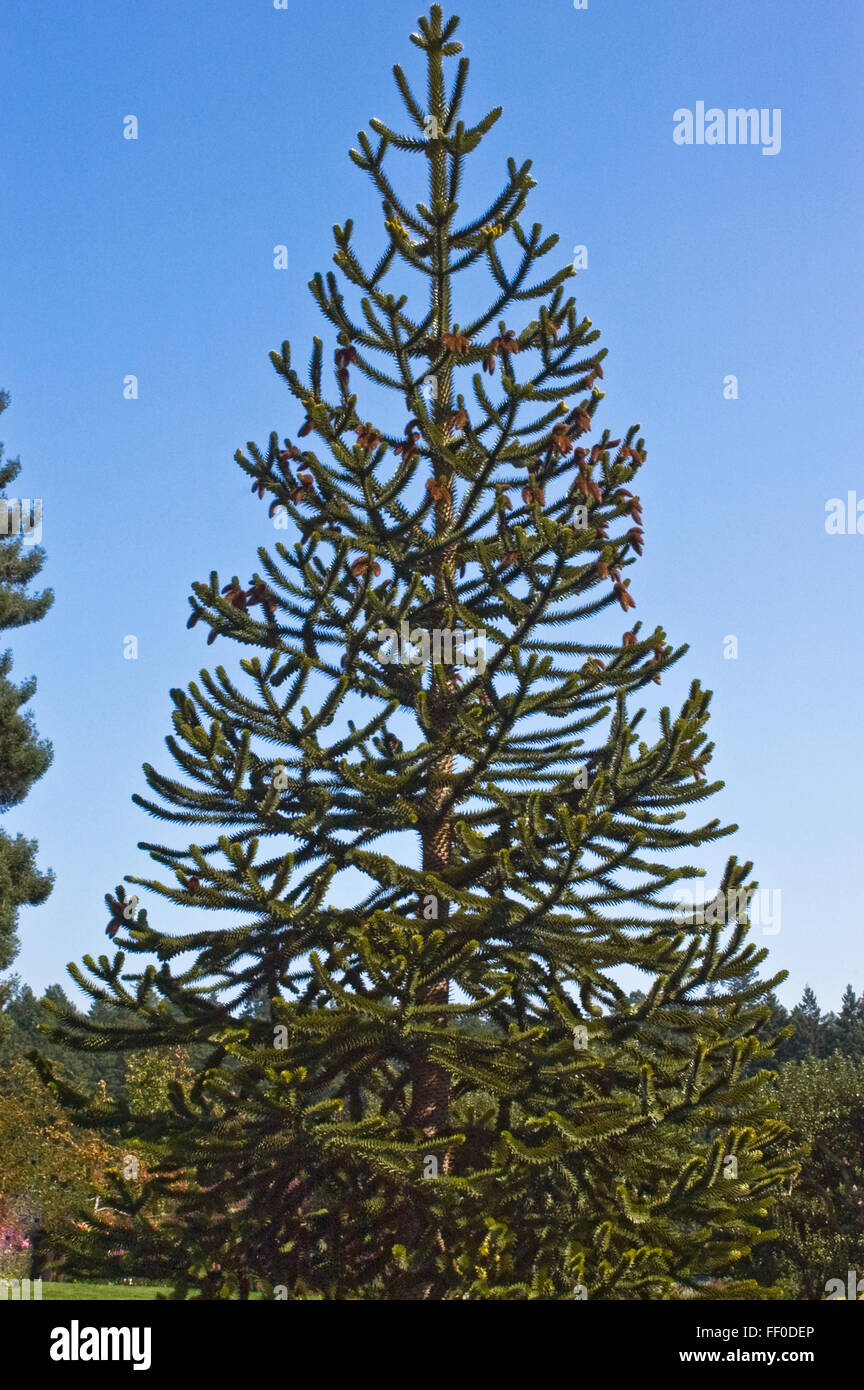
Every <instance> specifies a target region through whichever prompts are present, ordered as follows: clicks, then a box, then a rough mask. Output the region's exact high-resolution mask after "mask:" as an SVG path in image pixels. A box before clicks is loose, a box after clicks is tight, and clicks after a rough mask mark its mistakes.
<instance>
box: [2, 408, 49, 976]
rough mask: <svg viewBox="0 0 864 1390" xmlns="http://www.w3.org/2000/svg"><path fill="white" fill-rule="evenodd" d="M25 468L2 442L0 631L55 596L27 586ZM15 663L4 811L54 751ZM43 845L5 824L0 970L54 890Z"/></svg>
mask: <svg viewBox="0 0 864 1390" xmlns="http://www.w3.org/2000/svg"><path fill="white" fill-rule="evenodd" d="M8 404H9V397H8V395H7V394H6V392H5V391H0V414H2V413H3V411H4V410H5V409H6V407H7V406H8ZM20 472H21V464H20V462H19V461H18V460H17V459H4V458H3V447H2V445H0V632H3V631H6V630H8V629H10V628H17V627H23V626H24V625H25V624H26V623H35V622H38V621H39V619H40V618H43V617H44V616H45V614H46V613H47V611H48V609H49V608H50V607H51V604H52V602H53V598H54V596H53V594H52V593H51V591H50V589H45V590H43V591H42V592H41V593H39V594H29V593H28V592H27V589H28V585H29V584H30V582H31V581H32V580H33V579H35V578H36V576H37V575H38V574H39V572H40V571H41V569H42V566H43V564H44V563H45V552H44V550H43V549H42V547H41V546H39V545H35V544H32V543H31V541H30V539H29V538H28V536H27V535H26V534H25V530H24V528H25V526H26V524H27V523H26V521H22V505H21V504H22V498H20V497H15V496H12V495H10V493H9V491H8V489H9V486H10V484H11V483H14V481H15V479H16V478H17V477H18V474H19V473H20ZM34 505H35V504H34ZM40 505H41V504H40ZM30 516H31V517H32V513H30ZM11 670H12V653H11V652H10V651H4V652H0V812H3V811H8V810H10V809H11V808H12V807H13V806H18V805H19V804H20V803H21V802H22V801H23V800H24V798H25V796H26V795H27V793H28V792H29V790H30V788H31V787H32V785H33V783H34V782H36V781H38V779H39V778H40V777H41V776H42V774H43V772H44V771H45V770H46V768H47V767H48V766H49V764H50V762H51V756H52V755H51V746H50V744H48V743H45V742H44V741H43V740H41V739H40V738H39V737H38V735H37V733H36V730H35V728H34V725H33V717H32V715H31V714H30V713H29V711H25V710H24V709H23V706H24V705H26V704H27V702H28V700H30V699H31V698H32V696H33V693H34V691H35V690H36V681H35V680H34V679H32V678H31V679H29V680H26V681H23V682H22V683H21V685H14V684H13V683H12V681H10V679H9V674H10V671H11ZM37 849H38V846H37V845H36V843H35V841H33V840H26V839H25V838H24V837H23V835H16V836H14V837H12V836H10V835H7V834H5V832H3V831H2V830H0V969H5V968H6V967H7V966H8V965H9V963H10V962H11V961H12V960H13V959H14V957H15V955H16V953H17V950H18V940H17V937H16V935H15V930H16V926H17V921H18V909H19V908H20V907H22V906H23V905H25V904H26V905H27V906H31V907H35V906H36V905H37V904H39V903H43V902H44V901H45V899H46V898H47V897H48V894H49V893H50V892H51V886H52V883H53V876H52V875H51V873H50V872H49V873H47V874H43V873H40V872H39V870H38V869H37V867H36V852H37Z"/></svg>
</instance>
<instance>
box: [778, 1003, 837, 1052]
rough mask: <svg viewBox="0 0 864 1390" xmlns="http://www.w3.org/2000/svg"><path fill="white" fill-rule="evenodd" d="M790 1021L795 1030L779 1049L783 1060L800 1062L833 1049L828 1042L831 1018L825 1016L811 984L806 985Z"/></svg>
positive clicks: (790, 1016)
mask: <svg viewBox="0 0 864 1390" xmlns="http://www.w3.org/2000/svg"><path fill="white" fill-rule="evenodd" d="M789 1022H790V1023H791V1024H792V1027H793V1029H794V1032H793V1033H792V1035H791V1037H789V1038H787V1039H786V1040H785V1041H784V1042H783V1043H781V1045H780V1047H779V1048H778V1049H777V1057H778V1060H780V1061H781V1062H787V1061H793V1062H800V1061H802V1060H803V1059H804V1058H805V1057H827V1056H828V1053H829V1052H830V1051H831V1048H830V1046H829V1042H828V1033H829V1027H830V1019H829V1017H828V1016H823V1014H822V1010H821V1009H820V1008H819V1001H818V1000H817V998H816V995H815V994H814V992H813V990H812V989H811V988H810V986H809V985H805V986H804V993H803V994H802V996H801V1003H800V1004H796V1005H795V1007H794V1009H793V1010H792V1012H791V1014H790V1015H789Z"/></svg>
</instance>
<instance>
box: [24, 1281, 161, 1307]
mask: <svg viewBox="0 0 864 1390" xmlns="http://www.w3.org/2000/svg"><path fill="white" fill-rule="evenodd" d="M160 1293H165V1294H167V1293H170V1289H168V1288H167V1287H162V1286H160V1285H158V1284H141V1285H140V1286H136V1285H135V1284H43V1285H42V1298H43V1301H44V1302H46V1303H47V1302H54V1303H61V1302H67V1301H71V1302H79V1301H81V1302H83V1301H85V1300H86V1301H87V1302H90V1303H95V1302H98V1303H115V1302H116V1303H120V1302H122V1301H125V1300H126V1299H133V1300H136V1301H138V1302H141V1301H142V1300H150V1301H152V1300H153V1299H154V1298H156V1297H157V1295H158V1294H160Z"/></svg>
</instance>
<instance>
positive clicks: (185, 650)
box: [0, 0, 864, 1008]
mask: <svg viewBox="0 0 864 1390" xmlns="http://www.w3.org/2000/svg"><path fill="white" fill-rule="evenodd" d="M456 8H457V12H458V13H459V14H460V15H461V17H462V26H461V29H460V34H459V36H460V38H461V39H462V41H463V43H464V44H465V46H466V51H467V53H468V54H469V56H470V58H471V60H472V78H471V82H470V85H469V95H468V99H467V111H468V113H469V114H470V115H471V116H472V117H478V116H479V115H481V114H483V113H485V111H486V110H487V109H488V108H489V107H490V106H492V105H495V104H499V103H500V104H502V105H503V106H504V108H505V109H504V116H503V118H502V120H501V121H500V122H499V123H498V125H497V126H496V127H495V129H494V131H493V133H492V134H491V135H490V136H489V137H488V138H487V140H486V141H485V142H484V146H483V149H482V151H481V152H480V153H479V154H478V155H477V156H475V157H474V159H473V161H472V164H471V166H469V167H472V168H473V173H474V176H475V177H476V178H477V180H478V184H477V189H476V194H475V195H474V196H476V200H477V205H478V206H479V205H480V204H481V203H482V202H483V200H484V199H486V200H487V201H488V195H489V194H491V193H492V192H494V191H496V190H497V187H498V185H499V183H500V179H499V171H503V167H504V162H505V160H506V158H507V156H508V155H511V154H512V155H513V156H514V157H515V158H517V159H520V160H521V159H523V158H532V159H533V160H534V176H535V178H536V179H537V180H538V188H537V189H536V190H535V192H534V195H533V206H530V207H529V214H528V215H526V220H529V221H533V220H539V221H542V222H543V224H544V226H545V228H546V230H547V231H548V232H552V231H555V232H558V233H559V234H560V236H561V247H562V253H563V255H564V257H565V258H566V259H571V257H572V248H573V247H574V246H575V245H577V244H579V245H581V244H584V245H586V246H587V247H588V268H587V269H586V270H584V271H583V272H582V273H581V274H580V276H579V278H578V279H577V280H576V281H574V282H572V283H573V285H574V287H575V293H576V295H577V305H578V307H579V309H580V310H581V311H583V312H584V313H587V314H588V315H589V316H590V317H591V318H592V319H593V321H594V323H595V325H596V326H597V327H598V328H600V329H601V331H602V334H603V338H602V343H603V345H605V346H606V347H608V349H609V357H608V359H607V362H606V367H607V371H606V379H605V382H604V386H605V388H606V391H607V396H606V401H605V402H604V405H603V407H602V412H603V413H602V417H601V418H602V421H603V423H604V424H609V425H610V427H612V428H614V430H615V432H616V433H617V432H618V431H619V428H620V429H621V430H623V429H624V428H626V426H627V425H628V424H630V423H631V422H634V421H637V420H638V421H640V422H641V423H642V426H643V433H644V434H645V437H646V440H647V444H648V450H649V454H648V462H647V464H646V466H645V468H644V469H643V470H642V474H641V475H640V491H641V493H642V497H643V501H644V504H645V524H646V532H647V548H646V554H645V558H644V560H643V561H642V562H641V564H640V566H639V568H638V569H637V570H635V571H633V574H634V592H636V585H637V584H638V597H639V611H638V614H637V615H636V616H640V617H641V618H642V619H643V621H644V623H645V624H646V627H648V628H649V629H650V628H651V627H653V625H654V624H655V623H657V622H661V623H662V624H663V625H664V626H665V628H666V631H667V633H668V635H669V640H670V641H673V642H675V643H676V644H677V643H678V642H680V641H688V642H690V644H691V651H690V653H689V654H688V656H687V658H686V660H685V661H684V662H682V663H681V665H679V667H678V668H677V669H676V672H675V674H674V679H673V678H669V680H668V682H664V689H663V695H664V698H667V699H669V700H670V701H671V702H672V703H673V705H674V703H675V700H676V698H677V697H679V696H680V695H681V694H682V693H683V691H684V690H685V689H686V686H687V684H688V682H689V680H690V679H692V678H693V677H694V676H699V677H700V678H701V679H703V680H704V682H705V683H706V684H707V685H708V686H709V687H710V688H712V689H713V690H714V691H715V698H714V706H713V708H714V717H713V720H712V733H713V738H714V740H715V742H716V744H717V754H716V757H715V762H714V764H713V771H715V772H716V774H717V775H719V776H722V777H724V778H725V780H726V784H727V787H726V790H725V791H724V792H723V793H722V794H721V796H720V797H718V798H716V799H715V802H714V806H713V808H712V812H711V813H712V814H717V815H720V816H722V817H723V818H724V819H726V820H727V821H736V822H738V824H739V825H740V827H741V829H740V831H739V833H738V834H737V835H736V836H735V838H734V841H726V842H723V844H722V845H721V847H719V848H717V850H716V851H715V852H713V853H712V854H711V855H709V857H708V859H707V860H706V861H705V862H706V863H707V865H708V867H709V868H711V869H713V870H715V872H716V870H718V869H719V867H720V865H721V863H722V861H723V859H724V858H725V854H726V853H727V852H728V850H729V849H732V850H734V851H735V852H737V853H739V855H740V857H742V858H752V859H754V860H755V862H756V872H757V874H758V877H759V880H760V883H761V884H762V886H763V888H765V889H768V890H769V891H771V892H772V893H776V892H777V890H779V891H780V892H781V894H782V926H781V930H780V932H779V933H777V934H774V935H771V936H768V937H765V938H764V941H765V943H766V944H768V945H769V946H770V949H771V952H772V959H773V961H774V963H775V965H776V966H777V967H778V968H779V967H785V968H787V969H788V970H789V971H790V981H789V983H788V985H787V986H786V987H785V989H784V990H783V991H782V997H783V998H784V1000H785V1001H786V1002H787V1003H790V1004H791V1003H792V1002H794V1000H795V999H797V998H798V997H799V996H800V993H801V989H802V987H803V985H804V984H805V983H806V982H808V981H809V982H810V983H811V984H812V985H813V986H814V988H815V989H816V991H817V994H818V996H819V999H820V1002H821V1003H822V1004H823V1007H826V1008H827V1007H836V1006H837V1004H838V1003H839V997H840V993H841V990H842V988H843V985H844V984H845V983H846V981H847V980H851V981H852V983H853V984H854V986H855V987H856V989H858V990H861V989H864V952H862V949H861V940H862V927H864V911H862V903H861V893H860V875H861V866H862V832H864V810H862V786H864V740H862V737H861V731H860V716H859V708H860V704H861V689H862V684H864V657H862V640H861V634H862V621H861V576H862V569H864V535H860V536H859V535H846V536H830V535H828V534H826V530H825V504H826V502H827V501H828V499H830V498H832V497H844V498H845V496H846V494H847V492H848V491H849V490H856V489H857V491H858V494H859V495H860V496H861V497H862V498H864V465H862V462H861V459H862V446H861V440H860V399H861V355H862V354H861V341H862V338H861V321H862V302H861V301H862V291H861V285H862V278H864V277H862V271H864V267H862V240H861V233H860V224H861V209H862V192H864V189H862V173H861V171H862V168H864V161H862V149H861V144H862V139H861V131H862V128H864V103H862V95H861V80H860V74H861V66H862V58H864V10H862V7H861V5H860V2H859V0H834V2H833V3H832V4H831V5H830V6H829V7H826V6H824V5H823V6H820V5H817V4H814V3H812V0H771V2H769V0H726V2H725V3H724V4H722V5H707V4H697V3H694V0H677V2H676V0H656V2H655V3H645V0H589V7H588V9H587V10H584V11H582V10H576V9H575V8H574V6H573V4H572V3H571V2H570V0H531V3H530V4H529V3H526V0H518V2H517V0H496V3H495V4H490V3H488V0H486V2H485V3H480V0H462V3H461V4H459V5H458V6H457V7H456ZM419 12H420V5H419V4H418V0H410V3H406V0H387V3H383V2H382V3H377V4H374V3H373V4H372V5H368V4H366V5H358V4H356V3H348V0H324V3H318V4H310V3H308V0H290V4H289V8H288V10H287V11H282V10H276V9H275V8H274V6H273V3H272V0H207V3H195V0H126V3H122V4H117V3H114V0H76V3H74V4H70V5H58V4H57V3H56V0H28V4H27V5H26V6H15V7H10V8H9V9H8V10H7V14H6V18H5V22H4V42H3V49H2V55H0V105H2V139H0V180H2V182H0V187H2V206H3V216H2V220H0V264H2V267H3V269H2V285H3V334H2V341H0V386H3V387H5V388H7V389H8V390H9V391H10V393H11V395H12V398H13V399H12V406H11V408H10V409H9V410H8V411H7V412H6V414H5V415H4V417H3V421H2V431H3V437H4V439H5V443H6V446H7V451H8V452H9V453H10V454H11V455H12V456H13V457H14V456H15V455H17V454H20V456H21V458H22V461H23V464H24V470H23V473H22V475H21V482H20V485H19V486H20V488H21V492H22V493H23V494H24V495H25V496H34V497H41V498H42V499H43V502H44V545H45V547H46V548H47V551H48V557H49V558H48V565H47V567H46V573H47V582H49V583H50V584H51V585H52V586H53V587H54V588H55V590H56V594H57V599H56V603H55V606H54V609H53V610H52V612H51V614H50V616H49V617H48V618H47V619H46V620H45V621H44V622H42V623H40V624H39V625H38V626H37V627H35V628H33V629H32V630H30V631H26V632H22V633H20V634H14V643H13V647H14V651H15V658H16V672H17V675H18V676H19V677H22V676H24V675H27V674H28V673H30V672H31V671H33V672H35V673H36V674H37V676H38V680H39V693H38V695H37V697H36V699H35V701H34V710H35V714H36V717H37V721H38V725H39V729H40V731H41V732H42V733H43V734H44V735H46V736H48V737H50V738H51V739H52V740H53V743H54V747H55V761H54V765H53V767H52V769H51V770H50V772H49V773H48V774H47V775H46V777H45V778H44V779H43V780H42V782H41V783H40V784H39V785H38V786H37V787H36V788H35V789H34V791H33V792H32V793H31V795H30V797H29V798H28V800H27V801H26V802H25V803H24V805H23V806H21V807H19V808H17V809H16V810H15V811H14V812H13V813H11V814H9V815H7V816H6V817H4V828H6V829H8V830H10V831H12V832H16V831H19V830H20V831H23V832H24V833H26V834H28V835H32V836H36V837H38V839H39V841H40V845H41V852H40V859H41V862H42V863H43V864H46V865H51V866H53V868H54V870H55V871H56V874H57V886H56V889H55V891H54V894H53V896H52V897H51V899H50V900H49V902H48V903H47V905H46V906H44V907H42V908H40V909H38V910H28V911H25V912H24V913H23V914H22V921H21V937H22V950H21V954H20V956H19V958H18V961H17V964H16V968H17V969H18V970H19V971H20V973H21V974H22V975H23V977H24V978H25V979H26V980H27V981H29V982H30V983H31V984H32V985H33V986H34V987H36V988H41V987H42V986H44V985H46V984H48V983H50V982H51V981H55V980H64V981H65V964H66V962H67V961H68V960H70V959H78V958H80V956H81V955H82V953H83V952H85V951H93V952H96V953H98V952H100V951H101V950H103V949H104V946H105V944H106V943H105V937H104V935H103V931H104V926H105V922H106V920H107V919H106V915H105V912H104V910H103V905H102V895H103V894H104V892H105V891H106V889H108V888H110V887H112V886H113V885H114V884H115V883H117V882H119V881H120V879H121V877H122V876H123V875H124V874H125V873H127V872H139V873H140V872H142V871H145V870H146V868H147V866H148V864H149V861H148V860H147V859H146V857H145V856H143V855H142V854H141V853H140V852H139V851H138V850H137V849H136V844H137V842H138V840H140V839H148V838H159V837H160V834H161V833H162V832H161V830H160V829H159V827H158V826H155V825H154V824H153V823H152V822H150V821H149V820H148V818H147V817H146V816H145V814H144V813H143V812H141V811H139V810H138V809H137V808H135V807H134V806H133V805H132V804H131V801H130V797H131V794H132V792H133V791H135V790H139V791H141V790H144V781H143V776H142V774H141V771H140V766H141V763H142V762H143V761H145V760H150V761H153V762H155V763H156V764H157V765H159V766H161V767H163V768H165V769H166V770H167V768H168V766H169V759H168V756H167V754H166V753H165V751H164V749H163V746H162V740H163V739H164V737H165V735H166V733H167V732H168V730H169V727H170V724H169V716H170V705H169V699H168V690H169V688H170V687H171V686H174V685H184V684H186V683H187V682H188V680H189V679H190V678H193V677H195V675H196V674H197V671H198V669H199V668H200V666H201V665H203V664H206V662H207V660H208V658H209V657H211V656H212V657H213V658H214V664H215V658H216V657H217V655H218V660H219V661H234V660H235V657H234V653H233V652H229V649H228V648H227V646H225V647H222V648H221V649H218V648H217V649H214V650H213V652H212V653H211V652H210V651H209V650H208V649H207V648H206V646H205V640H204V634H203V633H202V630H201V628H198V629H196V630H195V631H193V632H187V631H186V627H185V622H186V617H187V615H188V607H187V603H186V595H187V593H188V591H189V585H190V583H191V581H193V580H195V579H204V578H206V577H207V575H208V574H209V572H210V570H211V569H212V568H217V569H218V570H219V571H220V573H223V572H224V573H225V576H226V579H227V578H230V576H231V574H232V573H234V572H235V571H236V572H237V573H239V574H240V576H241V578H243V579H245V578H247V577H248V574H250V573H251V571H252V568H254V554H255V549H256V547H257V546H258V545H259V544H261V543H262V542H263V541H266V540H268V539H272V537H273V532H272V529H271V528H270V527H269V526H268V523H267V521H266V517H265V511H266V508H265V506H264V504H263V503H259V502H258V501H257V499H253V498H252V497H251V495H250V492H249V486H248V481H247V480H246V479H245V477H244V475H242V474H241V473H240V471H239V470H238V469H237V467H236V465H235V464H234V463H233V460H232V455H233V452H234V450H235V449H236V448H237V447H238V446H243V445H245V442H246V441H247V440H250V439H251V440H256V441H258V442H260V443H265V442H266V438H267V436H268V434H269V432H270V430H271V429H276V430H278V432H279V434H280V436H284V435H286V434H294V433H296V429H297V426H298V424H299V423H300V415H299V413H298V410H297V409H296V407H295V405H294V403H293V402H292V400H291V398H290V396H289V395H288V393H287V391H286V390H285V387H284V384H283V383H281V382H280V380H279V379H278V378H277V377H276V375H275V373H274V372H273V370H272V367H271V366H270V364H269V362H268V359H267V353H268V351H269V350H270V349H271V348H276V347H278V346H279V345H280V344H281V342H282V340H283V338H286V337H288V338H290V339H291V340H292V342H293V344H294V352H295V358H296V359H298V360H301V361H302V360H303V359H305V357H306V355H307V352H308V347H309V344H310V340H311V335H312V333H313V332H320V331H321V320H320V319H319V317H318V313H317V310H316V309H315V306H314V304H313V302H312V300H311V297H310V295H309V293H308V291H307V289H306V284H307V282H308V280H309V278H310V277H311V275H312V274H313V272H314V271H315V270H317V269H321V270H325V269H327V268H328V267H329V264H330V256H331V252H332V238H331V231H330V229H331V226H332V224H333V223H334V222H337V221H339V222H342V221H344V220H345V219H346V218H347V217H353V218H354V219H355V223H356V224H357V227H358V235H359V236H360V237H361V240H366V238H367V237H368V238H369V239H370V244H371V239H372V237H373V236H374V235H378V227H379V208H378V204H377V198H376V196H375V194H374V192H373V190H372V189H371V186H370V185H368V184H367V182H366V180H365V179H364V176H363V175H362V174H361V173H360V171H359V170H357V169H356V168H355V167H354V166H353V165H352V164H351V163H350V161H349V160H348V157H347V150H348V147H349V146H350V145H351V144H354V143H355V141H356V132H357V131H358V129H360V128H361V127H364V126H365V125H366V123H367V121H368V119H369V117H370V116H372V115H380V116H381V117H382V118H384V119H396V118H397V116H398V113H399V111H400V110H401V105H400V104H399V102H398V97H397V95H396V93H395V89H394V86H393V82H392V78H391V75H390V69H391V65H392V63H393V62H394V61H398V62H400V63H402V64H403V65H404V66H405V67H406V68H407V69H408V71H409V74H410V73H411V72H413V73H415V74H417V73H418V72H419V70H420V69H419V64H420V63H421V62H422V58H421V55H420V54H419V52H418V51H417V50H416V49H415V48H414V47H413V45H411V44H410V43H409V42H408V33H409V32H410V30H411V29H412V28H414V27H415V23H416V17H417V15H418V13H419ZM699 101H704V102H705V105H706V107H709V108H710V107H718V108H721V109H724V110H725V109H727V108H736V107H751V106H752V107H757V108H759V109H761V108H766V109H769V110H773V109H774V108H779V109H780V110H781V111H782V147H781V149H780V152H779V153H778V154H776V155H774V156H765V155H763V154H762V152H761V149H760V148H759V147H750V146H748V147H741V146H736V147H733V146H730V145H725V146H708V145H703V146H696V145H693V146H690V147H687V146H679V145H677V144H675V142H674V141H673V138H672V132H673V112H675V111H676V110H677V109H679V108H685V107H686V108H689V109H695V107H696V103H697V102H699ZM127 115H135V116H137V118H138V121H139V139H138V140H137V141H132V140H125V139H124V138H123V119H124V117H125V116H127ZM472 193H473V190H472V189H471V188H470V187H466V188H465V189H464V190H463V195H464V198H465V199H466V200H467V199H468V198H469V197H470V196H471V195H472ZM531 214H533V215H531ZM278 243H284V244H285V245H286V246H287V248H288V259H289V266H288V269H286V270H281V271H280V270H276V269H274V267H273V247H274V246H275V245H276V244H278ZM457 317H458V314H457ZM129 373H134V374H135V375H137V377H138V379H139V383H140V396H139V399H138V400H137V401H128V400H124V398H123V392H122V388H123V379H124V377H125V376H126V375H127V374H129ZM729 374H734V375H736V376H737V377H738V381H739V398H738V399H737V400H726V399H724V396H723V381H724V377H726V376H727V375H729ZM130 634H133V635H135V636H137V638H138V640H139V644H140V655H139V659H138V660H137V661H130V660H124V657H123V639H124V637H126V636H127V635H130ZM729 635H734V636H736V637H737V639H738V643H739V655H738V658H737V660H724V658H723V642H724V638H725V637H727V636H729ZM154 832H155V833H154ZM157 907H158V911H159V912H160V913H164V908H163V907H161V906H158V905H157ZM154 920H155V918H154ZM159 920H160V921H165V917H164V916H160V918H159ZM208 925H209V924H208Z"/></svg>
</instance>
